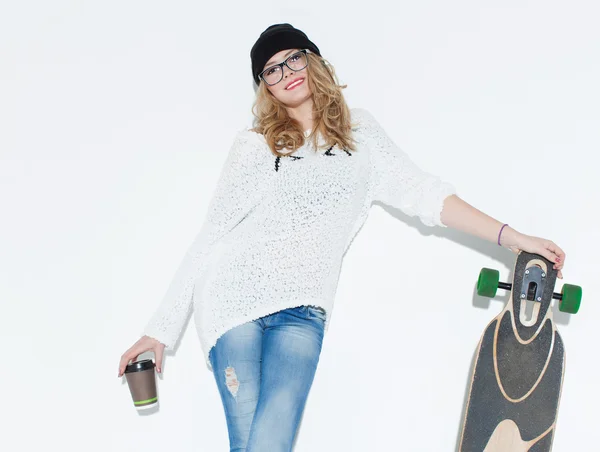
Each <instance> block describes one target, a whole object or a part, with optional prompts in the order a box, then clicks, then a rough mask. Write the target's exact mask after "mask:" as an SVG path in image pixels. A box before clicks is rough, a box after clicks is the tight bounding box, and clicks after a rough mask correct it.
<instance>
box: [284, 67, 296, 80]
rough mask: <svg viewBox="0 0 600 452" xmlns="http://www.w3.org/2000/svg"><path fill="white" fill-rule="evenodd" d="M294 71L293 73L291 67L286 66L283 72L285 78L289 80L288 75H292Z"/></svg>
mask: <svg viewBox="0 0 600 452" xmlns="http://www.w3.org/2000/svg"><path fill="white" fill-rule="evenodd" d="M293 73H294V71H292V70H291V69H290V68H289V67H287V66H284V70H283V78H287V76H288V75H292V74H293Z"/></svg>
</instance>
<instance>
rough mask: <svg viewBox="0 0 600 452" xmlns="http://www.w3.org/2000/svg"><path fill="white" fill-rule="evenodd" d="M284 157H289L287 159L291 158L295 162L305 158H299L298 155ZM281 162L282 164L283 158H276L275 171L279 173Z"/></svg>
mask: <svg viewBox="0 0 600 452" xmlns="http://www.w3.org/2000/svg"><path fill="white" fill-rule="evenodd" d="M284 157H287V158H290V159H293V160H298V159H303V158H304V157H298V156H297V155H286V156H284ZM280 162H281V156H280V155H278V156H277V157H275V171H279V166H280Z"/></svg>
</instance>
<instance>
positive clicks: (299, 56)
mask: <svg viewBox="0 0 600 452" xmlns="http://www.w3.org/2000/svg"><path fill="white" fill-rule="evenodd" d="M307 53H308V51H307V50H306V49H302V50H300V51H299V52H296V53H294V54H293V55H290V56H289V57H288V58H286V60H285V61H284V62H283V63H279V64H274V65H273V66H269V67H268V68H266V69H265V70H264V71H262V72H261V73H260V74H259V75H258V76H259V78H261V79H262V80H263V81H264V82H265V83H266V84H267V85H269V86H273V85H276V84H277V83H279V82H280V81H281V80H282V79H283V65H284V64H285V65H286V66H287V67H289V68H290V69H291V70H292V71H296V72H297V71H301V70H302V69H304V68H305V67H306V66H308V56H307Z"/></svg>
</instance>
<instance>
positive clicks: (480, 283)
mask: <svg viewBox="0 0 600 452" xmlns="http://www.w3.org/2000/svg"><path fill="white" fill-rule="evenodd" d="M499 281H500V272H499V271H498V270H494V269H492V268H482V269H481V271H480V272H479V279H478V280H477V294H478V295H481V296H482V297H490V298H494V297H495V296H496V291H497V290H498V282H499Z"/></svg>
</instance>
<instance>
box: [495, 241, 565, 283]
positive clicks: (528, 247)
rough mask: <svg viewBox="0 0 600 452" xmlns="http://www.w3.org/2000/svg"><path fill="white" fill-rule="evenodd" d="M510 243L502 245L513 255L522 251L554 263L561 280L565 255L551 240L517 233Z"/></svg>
mask: <svg viewBox="0 0 600 452" xmlns="http://www.w3.org/2000/svg"><path fill="white" fill-rule="evenodd" d="M510 241H511V242H512V243H503V245H504V246H506V247H507V248H509V249H510V250H511V251H513V252H515V253H518V252H519V251H521V250H523V251H527V252H528V253H535V254H540V255H542V256H544V257H545V258H546V259H548V260H549V261H550V262H554V268H556V269H557V270H558V277H559V278H560V279H562V277H563V275H562V271H561V270H562V268H563V267H564V265H565V257H566V255H565V252H564V251H563V250H562V249H561V248H560V247H559V246H558V245H557V244H556V243H554V242H553V241H552V240H547V239H543V238H541V237H533V236H531V235H526V234H521V233H517V234H516V235H515V237H514V239H513V240H510Z"/></svg>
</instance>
